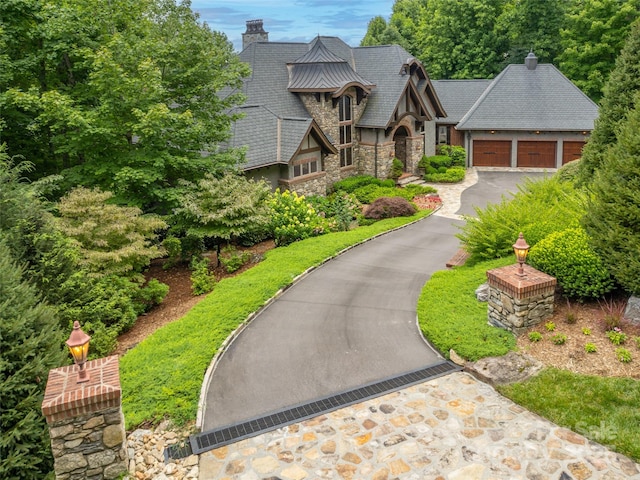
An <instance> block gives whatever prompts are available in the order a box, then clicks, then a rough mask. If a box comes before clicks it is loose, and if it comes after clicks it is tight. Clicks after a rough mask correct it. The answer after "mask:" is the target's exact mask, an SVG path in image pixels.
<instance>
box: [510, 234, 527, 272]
mask: <svg viewBox="0 0 640 480" xmlns="http://www.w3.org/2000/svg"><path fill="white" fill-rule="evenodd" d="M529 248H530V247H529V244H528V243H527V241H526V240H525V239H524V236H523V235H522V232H520V235H518V240H516V243H514V244H513V251H514V253H515V254H516V259H517V260H518V263H519V264H520V268H518V275H520V276H521V277H524V275H525V273H524V267H523V265H524V262H525V261H526V260H527V254H528V253H529Z"/></svg>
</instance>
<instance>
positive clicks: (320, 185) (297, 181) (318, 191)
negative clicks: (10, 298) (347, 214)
mask: <svg viewBox="0 0 640 480" xmlns="http://www.w3.org/2000/svg"><path fill="white" fill-rule="evenodd" d="M279 187H280V190H289V191H291V192H296V193H297V194H298V195H304V196H309V195H323V196H324V195H326V193H327V175H326V173H325V172H318V173H315V174H311V175H305V176H303V177H296V178H294V179H292V180H285V179H280V184H279Z"/></svg>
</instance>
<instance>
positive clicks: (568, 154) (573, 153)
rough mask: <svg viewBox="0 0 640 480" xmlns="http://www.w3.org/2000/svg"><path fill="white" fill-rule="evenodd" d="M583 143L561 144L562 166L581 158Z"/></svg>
mask: <svg viewBox="0 0 640 480" xmlns="http://www.w3.org/2000/svg"><path fill="white" fill-rule="evenodd" d="M584 144H585V142H562V164H563V165H564V164H565V163H567V162H570V161H571V160H577V159H578V158H580V157H582V148H583V147H584Z"/></svg>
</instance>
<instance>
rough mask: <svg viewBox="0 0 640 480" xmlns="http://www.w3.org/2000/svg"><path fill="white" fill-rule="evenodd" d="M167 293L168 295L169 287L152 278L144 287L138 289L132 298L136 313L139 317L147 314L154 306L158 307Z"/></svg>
mask: <svg viewBox="0 0 640 480" xmlns="http://www.w3.org/2000/svg"><path fill="white" fill-rule="evenodd" d="M167 293H169V285H167V284H166V283H162V282H160V281H159V280H158V279H156V278H152V279H151V280H149V282H148V283H147V284H146V285H145V286H144V287H142V288H140V289H138V291H137V292H136V293H135V294H134V296H133V301H134V305H135V306H136V313H137V314H138V315H140V314H142V313H144V312H148V311H149V310H151V309H152V308H153V307H155V306H156V305H160V304H161V303H162V301H163V300H164V297H166V296H167Z"/></svg>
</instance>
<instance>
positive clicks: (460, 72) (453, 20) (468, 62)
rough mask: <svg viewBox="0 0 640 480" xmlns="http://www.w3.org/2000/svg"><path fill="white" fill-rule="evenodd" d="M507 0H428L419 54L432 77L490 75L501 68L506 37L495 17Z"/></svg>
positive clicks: (421, 29) (485, 76)
mask: <svg viewBox="0 0 640 480" xmlns="http://www.w3.org/2000/svg"><path fill="white" fill-rule="evenodd" d="M503 3H504V0H454V1H451V0H428V1H427V2H426V8H425V14H424V15H423V16H422V26H421V28H420V31H421V33H422V35H423V36H422V38H421V39H420V47H419V53H418V54H417V55H418V58H420V60H422V62H423V63H424V64H425V66H426V67H427V70H428V71H429V74H430V75H431V76H432V77H433V78H491V77H493V76H494V75H495V74H497V73H498V72H500V70H501V68H502V67H501V65H502V61H503V58H504V55H503V53H504V52H505V51H506V49H507V45H506V42H505V40H504V39H501V38H499V37H498V35H497V34H496V19H497V18H498V16H499V15H500V13H501V12H502V5H503Z"/></svg>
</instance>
